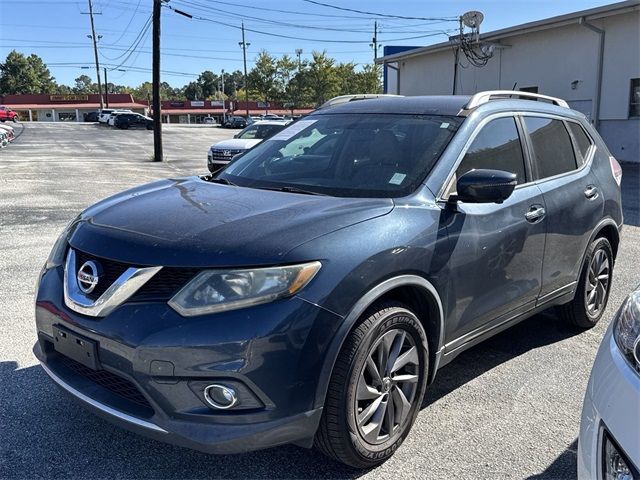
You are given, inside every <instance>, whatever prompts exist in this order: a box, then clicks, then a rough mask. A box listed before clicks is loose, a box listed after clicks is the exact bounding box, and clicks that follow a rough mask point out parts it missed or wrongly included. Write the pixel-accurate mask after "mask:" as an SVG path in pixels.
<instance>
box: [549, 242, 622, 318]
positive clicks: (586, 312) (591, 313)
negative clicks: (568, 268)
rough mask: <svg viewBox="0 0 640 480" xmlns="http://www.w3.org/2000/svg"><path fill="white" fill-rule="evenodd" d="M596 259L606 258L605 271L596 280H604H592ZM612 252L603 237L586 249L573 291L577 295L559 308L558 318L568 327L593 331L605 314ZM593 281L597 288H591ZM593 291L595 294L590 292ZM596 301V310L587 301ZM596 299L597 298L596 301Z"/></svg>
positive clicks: (609, 285) (611, 270) (611, 267)
mask: <svg viewBox="0 0 640 480" xmlns="http://www.w3.org/2000/svg"><path fill="white" fill-rule="evenodd" d="M598 259H606V262H607V267H606V272H605V271H604V270H603V271H602V272H601V275H600V276H599V277H603V278H602V279H601V280H598V278H599V277H594V270H593V268H592V267H593V266H594V264H595V263H597V262H598ZM613 265H614V260H613V250H612V249H611V244H610V243H609V240H607V239H606V238H604V237H598V238H596V239H595V240H594V241H593V242H591V244H590V245H589V248H588V249H587V255H586V257H585V260H584V265H583V266H582V271H581V273H580V279H579V280H578V286H577V289H576V295H575V297H574V298H573V300H572V301H571V302H569V303H567V304H565V305H561V306H560V307H559V310H560V315H561V316H562V318H563V319H564V320H565V321H567V322H569V323H570V324H572V325H574V326H576V327H579V328H585V329H588V328H593V327H595V326H596V324H597V323H598V321H599V320H600V319H601V318H602V315H603V314H604V311H605V309H606V307H607V302H608V300H609V292H610V291H611V280H612V278H613ZM605 275H606V286H602V287H601V285H602V282H604V281H605V278H604V277H605ZM594 281H596V286H595V287H592V285H593V284H594ZM594 290H595V293H594V292H593V291H594ZM592 294H593V295H594V296H596V297H598V298H599V302H597V303H598V304H599V305H598V308H597V309H594V308H592V306H593V303H592V302H590V301H589V299H590V297H591V295H592ZM597 300H598V299H596V301H597Z"/></svg>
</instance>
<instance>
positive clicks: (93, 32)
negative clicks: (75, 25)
mask: <svg viewBox="0 0 640 480" xmlns="http://www.w3.org/2000/svg"><path fill="white" fill-rule="evenodd" d="M88 2H89V19H90V20H91V39H92V40H93V55H94V58H95V60H96V77H98V95H99V96H100V110H102V109H103V108H104V104H103V103H102V83H101V82H100V62H99V61H98V37H97V36H96V27H95V25H94V24H93V4H92V3H91V0H88ZM85 15H86V14H85Z"/></svg>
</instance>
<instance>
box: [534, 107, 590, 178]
mask: <svg viewBox="0 0 640 480" xmlns="http://www.w3.org/2000/svg"><path fill="white" fill-rule="evenodd" d="M524 124H525V127H526V129H527V132H528V134H529V137H530V139H531V143H532V146H533V150H534V161H535V164H536V169H537V172H538V175H537V177H538V179H543V178H548V177H553V176H555V175H560V174H562V173H566V172H570V171H572V170H576V169H577V168H578V164H577V162H576V156H575V154H574V151H573V145H572V143H571V137H569V132H568V131H567V129H566V128H565V126H564V122H562V121H561V120H556V119H552V118H545V117H524Z"/></svg>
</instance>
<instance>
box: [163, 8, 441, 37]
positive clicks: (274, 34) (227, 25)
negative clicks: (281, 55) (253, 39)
mask: <svg viewBox="0 0 640 480" xmlns="http://www.w3.org/2000/svg"><path fill="white" fill-rule="evenodd" d="M164 7H166V8H169V9H170V10H174V11H175V8H173V7H172V6H171V5H167V4H164ZM193 19H194V20H200V21H205V22H211V23H216V24H218V25H224V26H225V27H229V28H235V29H236V30H240V29H241V27H238V26H237V25H233V24H230V23H226V22H222V21H220V20H215V19H212V18H207V17H202V16H199V15H193ZM245 31H247V32H252V33H257V34H259V35H266V36H269V37H278V38H287V39H291V40H300V41H303V42H320V43H350V44H369V43H370V42H369V40H335V39H326V38H305V37H296V36H293V35H283V34H279V33H269V32H263V31H261V30H255V29H252V28H247V27H245ZM445 32H446V31H440V30H439V31H434V32H433V33H429V34H425V35H416V36H412V37H403V38H389V39H386V40H385V41H386V42H397V41H402V40H414V39H417V38H426V37H432V36H435V35H443V34H445V35H446V33H445Z"/></svg>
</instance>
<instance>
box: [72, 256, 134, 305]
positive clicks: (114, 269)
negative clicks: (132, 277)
mask: <svg viewBox="0 0 640 480" xmlns="http://www.w3.org/2000/svg"><path fill="white" fill-rule="evenodd" d="M75 253H76V271H75V272H74V275H77V274H78V270H80V267H82V265H83V264H84V263H85V262H87V261H89V260H94V261H97V262H98V263H99V264H100V267H101V268H102V273H99V275H100V280H99V281H98V284H97V285H96V288H95V289H94V290H93V291H92V292H91V293H89V294H87V297H89V298H90V299H91V300H94V301H95V300H97V299H98V298H100V295H102V294H103V293H104V292H106V291H107V288H109V287H110V286H111V285H112V284H113V282H115V281H116V280H117V279H118V277H119V276H120V275H122V274H123V273H124V272H125V270H127V268H129V267H131V266H132V265H127V264H126V263H121V262H115V261H113V260H106V259H103V258H97V257H94V256H92V255H89V254H87V253H84V252H81V251H80V250H75Z"/></svg>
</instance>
